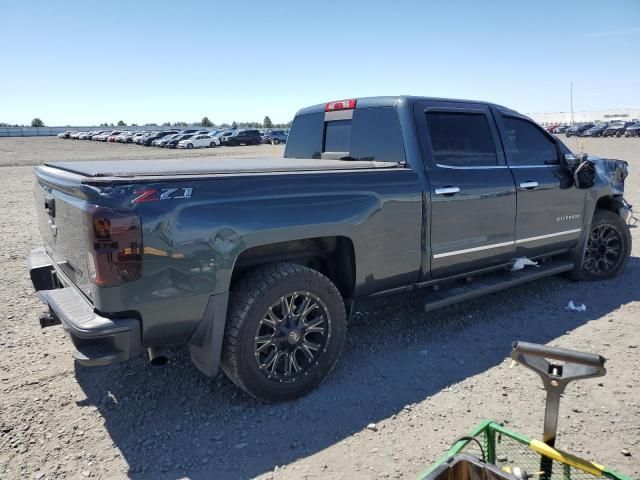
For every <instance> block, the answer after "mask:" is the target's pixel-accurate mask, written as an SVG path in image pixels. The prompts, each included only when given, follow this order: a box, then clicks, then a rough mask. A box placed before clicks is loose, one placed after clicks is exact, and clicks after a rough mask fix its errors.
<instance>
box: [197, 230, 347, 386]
mask: <svg viewBox="0 0 640 480" xmlns="http://www.w3.org/2000/svg"><path fill="white" fill-rule="evenodd" d="M280 262H290V263H297V264H300V265H304V266H307V267H309V268H312V269H314V270H317V271H319V272H320V273H322V274H323V275H325V276H326V277H327V278H329V280H331V281H332V282H333V283H334V285H335V286H336V287H337V289H338V291H339V292H340V294H341V295H342V297H343V299H344V300H345V306H346V307H347V315H349V313H350V312H349V310H350V309H351V305H352V303H353V300H352V299H353V295H354V291H355V279H356V270H355V269H356V264H355V249H354V245H353V241H352V240H351V238H349V237H346V236H341V235H335V236H323V237H311V238H303V239H297V240H290V241H283V242H276V243H268V244H264V245H257V246H252V247H249V248H246V249H245V250H243V251H242V252H240V254H239V255H238V256H237V257H236V260H235V263H234V266H233V271H232V274H231V280H230V284H229V290H231V289H232V288H233V285H234V283H236V282H237V281H238V280H239V279H240V278H242V277H243V276H244V275H246V274H248V273H250V272H251V270H254V269H256V268H259V267H262V266H264V265H268V264H271V263H280ZM228 307H229V291H226V292H224V293H219V294H217V295H211V297H209V301H208V304H207V307H206V309H205V312H204V315H203V317H202V319H201V321H200V322H199V324H198V327H197V328H196V330H195V331H194V333H193V335H192V336H191V338H190V340H189V351H190V354H191V361H192V362H193V364H194V365H195V366H196V367H197V368H198V370H200V371H201V372H202V373H204V374H205V375H207V376H209V377H213V376H216V375H217V374H218V372H219V370H220V361H221V358H222V344H223V338H224V332H225V327H226V324H227V312H228Z"/></svg>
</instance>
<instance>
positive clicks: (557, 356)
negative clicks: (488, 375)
mask: <svg viewBox="0 0 640 480" xmlns="http://www.w3.org/2000/svg"><path fill="white" fill-rule="evenodd" d="M511 358H512V359H513V360H515V361H516V362H518V363H520V364H522V365H524V366H525V367H527V368H529V369H531V370H533V371H534V372H536V373H537V374H538V375H540V378H541V379H542V383H543V385H544V389H545V390H546V391H547V402H546V407H545V413H544V430H543V433H542V441H543V442H544V443H546V444H547V445H549V446H550V447H554V446H555V442H556V435H557V430H558V415H559V412H560V398H561V396H562V393H563V392H564V390H565V388H566V387H567V385H568V384H569V383H570V382H572V381H574V380H580V379H583V378H592V377H601V376H603V375H605V374H606V373H607V371H606V369H605V368H604V363H605V359H604V357H602V356H600V355H595V354H592V353H585V352H576V351H574V350H566V349H564V348H554V347H547V346H545V345H538V344H535V343H528V342H515V343H514V344H513V351H512V352H511ZM553 360H556V361H555V362H554V361H553ZM540 470H541V472H542V474H541V476H540V478H541V479H542V480H550V479H551V475H552V473H553V460H551V459H550V458H547V457H544V456H543V457H542V460H541V462H540Z"/></svg>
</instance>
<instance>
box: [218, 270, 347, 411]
mask: <svg viewBox="0 0 640 480" xmlns="http://www.w3.org/2000/svg"><path fill="white" fill-rule="evenodd" d="M229 309H230V310H229V315H228V317H227V326H226V331H225V338H224V345H223V355H222V369H223V370H224V372H225V374H226V375H227V376H228V377H229V378H230V379H231V380H232V381H233V382H234V383H235V384H236V385H237V386H239V387H240V388H241V389H243V390H244V391H245V392H247V393H248V394H249V395H251V396H252V397H254V398H257V399H258V400H262V401H267V402H278V401H286V400H291V399H294V398H297V397H300V396H302V395H304V394H306V393H307V392H309V391H311V390H312V389H313V388H315V387H316V386H317V385H318V384H319V383H320V382H321V381H322V380H323V379H324V378H325V377H326V376H327V375H329V373H330V372H331V370H332V369H333V367H334V366H335V364H336V362H337V360H338V357H339V355H340V351H341V350H342V346H343V344H344V339H345V336H346V329H347V322H346V313H345V307H344V302H343V300H342V296H341V295H340V292H339V291H338V289H337V288H336V287H335V285H334V284H333V283H332V282H331V281H330V280H329V279H328V278H327V277H325V276H324V275H322V274H321V273H319V272H317V271H315V270H312V269H310V268H307V267H303V266H301V265H297V264H292V263H277V264H273V265H268V266H265V267H261V268H258V269H257V270H254V271H253V272H251V273H250V274H248V275H246V276H245V277H244V278H242V279H241V280H240V281H239V282H238V283H237V284H236V285H235V286H234V287H233V288H232V291H231V297H230V304H229Z"/></svg>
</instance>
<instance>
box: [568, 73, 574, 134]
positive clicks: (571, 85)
mask: <svg viewBox="0 0 640 480" xmlns="http://www.w3.org/2000/svg"><path fill="white" fill-rule="evenodd" d="M569 96H570V98H571V125H573V123H574V121H573V82H571V83H570V87H569Z"/></svg>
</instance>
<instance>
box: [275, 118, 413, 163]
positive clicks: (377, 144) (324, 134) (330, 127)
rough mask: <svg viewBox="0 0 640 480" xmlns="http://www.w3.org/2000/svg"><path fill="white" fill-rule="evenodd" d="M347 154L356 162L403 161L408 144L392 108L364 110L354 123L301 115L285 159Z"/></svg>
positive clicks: (295, 125) (353, 120)
mask: <svg viewBox="0 0 640 480" xmlns="http://www.w3.org/2000/svg"><path fill="white" fill-rule="evenodd" d="M323 152H328V153H336V152H339V153H344V154H345V156H348V157H352V158H353V159H356V160H378V161H392V162H403V161H404V159H405V157H404V143H403V140H402V132H401V130H400V124H399V122H398V115H397V113H396V111H395V109H394V108H392V107H380V108H360V109H355V110H354V112H353V119H352V120H332V121H329V122H325V121H324V112H318V113H311V114H306V115H299V116H297V117H296V119H295V120H294V122H293V126H292V127H291V131H290V132H289V137H288V140H287V148H286V150H285V157H289V158H320V157H321V154H322V153H323Z"/></svg>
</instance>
